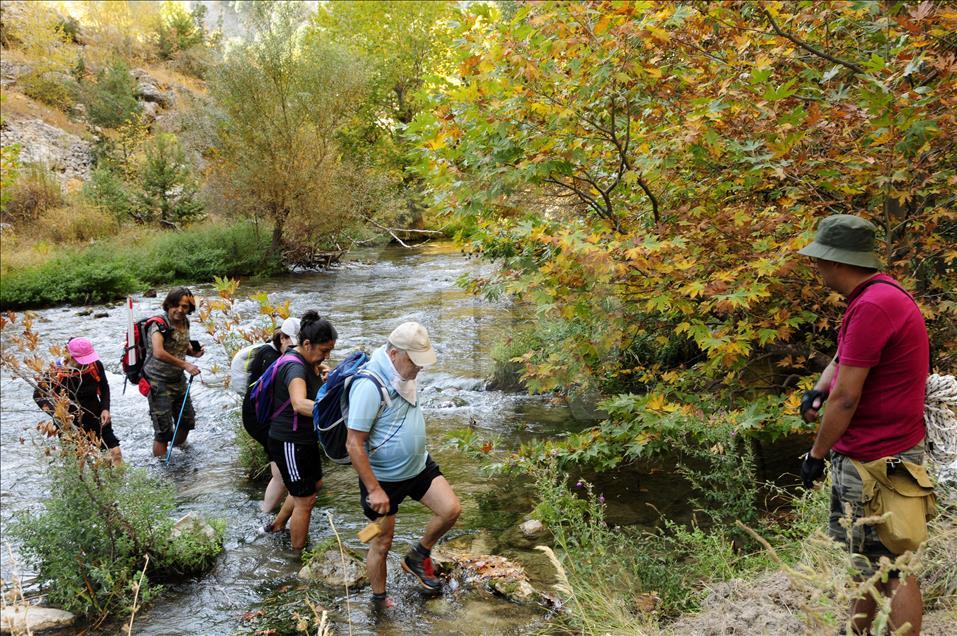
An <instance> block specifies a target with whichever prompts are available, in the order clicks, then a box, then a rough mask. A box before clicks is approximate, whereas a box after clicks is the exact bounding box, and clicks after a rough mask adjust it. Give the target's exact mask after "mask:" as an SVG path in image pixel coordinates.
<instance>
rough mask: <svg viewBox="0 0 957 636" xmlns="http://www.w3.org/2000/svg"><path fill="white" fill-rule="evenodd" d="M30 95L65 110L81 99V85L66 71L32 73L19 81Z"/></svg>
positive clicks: (21, 86) (22, 88) (25, 92)
mask: <svg viewBox="0 0 957 636" xmlns="http://www.w3.org/2000/svg"><path fill="white" fill-rule="evenodd" d="M17 83H18V85H19V86H20V89H21V90H22V91H23V93H24V94H25V95H27V96H28V97H32V98H33V99H35V100H37V101H38V102H43V103H44V104H46V105H48V106H52V107H54V108H56V109H57V110H61V111H63V112H67V111H69V110H70V109H71V108H72V107H73V105H74V104H76V102H77V100H78V99H79V94H80V87H79V85H78V84H77V83H76V80H74V79H73V78H72V77H70V76H69V75H67V74H66V73H36V72H34V73H30V74H28V75H26V76H25V77H22V78H20V80H19V81H18V82H17Z"/></svg>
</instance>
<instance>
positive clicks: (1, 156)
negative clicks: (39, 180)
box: [0, 96, 20, 213]
mask: <svg viewBox="0 0 957 636" xmlns="http://www.w3.org/2000/svg"><path fill="white" fill-rule="evenodd" d="M4 97H6V96H4ZM0 124H2V121H0ZM18 176H20V144H10V145H9V146H2V147H0V213H3V212H6V211H7V203H8V202H9V201H10V197H11V191H10V190H11V188H12V187H13V184H14V183H16V182H17V177H18Z"/></svg>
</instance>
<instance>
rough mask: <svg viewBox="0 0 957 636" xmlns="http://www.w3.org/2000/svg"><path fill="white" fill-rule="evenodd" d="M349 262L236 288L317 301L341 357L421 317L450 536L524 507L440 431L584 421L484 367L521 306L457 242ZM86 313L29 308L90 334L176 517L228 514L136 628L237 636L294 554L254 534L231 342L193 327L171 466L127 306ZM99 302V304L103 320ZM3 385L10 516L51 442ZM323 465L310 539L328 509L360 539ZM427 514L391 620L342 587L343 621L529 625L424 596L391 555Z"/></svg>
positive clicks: (140, 457) (398, 625)
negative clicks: (127, 360) (480, 293)
mask: <svg viewBox="0 0 957 636" xmlns="http://www.w3.org/2000/svg"><path fill="white" fill-rule="evenodd" d="M352 258H353V259H354V260H352V261H350V262H349V263H346V264H344V265H343V266H342V267H340V268H338V269H335V270H332V271H327V272H321V273H303V274H295V275H289V276H286V277H281V278H275V279H270V280H268V281H265V282H262V283H258V284H256V285H255V288H251V287H245V286H244V287H241V288H240V292H239V296H241V297H245V295H249V294H252V293H254V292H259V291H265V292H268V293H269V296H270V299H271V300H272V301H274V302H276V301H283V300H286V299H288V300H290V301H291V307H292V310H293V315H301V314H302V313H303V312H304V311H305V310H307V309H313V308H314V309H317V310H318V311H319V312H320V314H321V315H322V316H323V317H327V318H329V319H330V320H331V321H332V322H333V324H334V325H335V326H336V328H337V330H338V332H339V341H338V343H337V346H336V350H335V351H334V352H333V355H332V360H333V361H335V360H337V359H339V358H340V357H341V356H342V355H344V354H345V353H347V352H349V351H351V350H353V349H355V348H356V347H359V346H363V347H367V348H370V349H371V348H374V347H376V346H378V345H380V344H382V343H383V342H384V340H385V337H386V336H387V335H388V333H389V332H390V331H391V330H392V329H393V328H394V327H395V326H396V325H398V324H399V323H401V322H404V321H407V320H417V321H419V322H421V323H423V324H425V325H426V326H427V327H428V328H429V331H430V334H431V337H432V341H433V343H434V345H435V348H436V350H437V353H438V357H439V362H438V364H437V365H436V366H435V367H433V368H431V369H429V370H428V371H426V372H423V373H422V374H420V376H419V377H420V389H419V390H420V395H421V396H422V397H421V399H422V400H423V403H424V406H425V411H426V422H427V426H428V430H429V436H430V451H431V452H432V454H433V457H435V459H436V460H437V461H438V463H439V465H440V466H441V468H442V470H443V472H444V473H445V475H446V476H447V477H448V479H449V481H450V482H451V484H452V485H453V488H454V489H455V490H456V492H457V494H458V495H459V497H460V499H461V500H462V503H463V508H464V514H463V516H462V519H461V521H460V523H459V525H458V526H457V527H456V528H455V529H454V530H453V532H452V533H450V535H449V536H450V537H455V536H460V535H463V534H466V535H467V534H475V533H477V532H478V531H479V530H480V529H481V528H484V527H491V528H492V529H493V530H494V531H495V532H500V531H501V530H502V529H505V528H508V527H510V526H513V525H514V523H515V522H516V521H521V517H522V515H523V514H525V513H527V512H528V511H529V508H530V503H529V500H528V499H527V496H525V497H524V498H523V494H522V493H521V492H513V493H502V492H499V491H498V489H500V488H501V485H495V484H493V483H492V482H490V480H489V479H488V477H487V476H486V475H485V474H483V473H482V472H481V470H480V467H479V465H478V464H477V463H476V462H474V461H472V460H470V459H467V458H465V457H463V456H462V455H461V454H459V453H457V452H456V451H453V450H449V449H447V448H443V445H442V440H443V437H444V433H445V432H447V431H450V430H454V429H460V428H462V427H465V426H469V425H471V426H472V427H473V428H475V429H477V430H478V431H479V432H480V433H482V434H490V433H496V434H500V435H502V436H503V438H504V442H505V445H506V446H507V447H512V448H514V447H517V445H518V444H519V443H520V441H521V439H523V438H525V437H527V436H533V435H534V436H542V435H552V434H557V433H558V432H560V431H563V430H567V429H568V428H569V426H570V425H572V426H581V425H583V424H584V423H582V424H577V425H576V424H575V423H574V418H573V417H572V414H571V413H570V412H569V410H568V409H567V408H565V407H563V406H561V405H556V404H552V403H550V402H548V401H546V400H545V399H543V398H535V397H528V396H524V395H515V394H505V393H501V392H497V391H485V390H484V384H485V378H487V377H488V376H489V375H490V374H491V371H492V361H491V359H490V357H489V351H490V349H491V347H492V345H493V344H494V343H495V342H496V341H498V340H500V339H502V338H504V337H506V336H507V335H508V334H509V333H510V331H511V329H512V326H513V325H514V321H515V320H517V319H518V318H517V317H516V316H515V315H513V313H512V312H511V311H510V310H509V308H508V307H507V306H504V305H496V304H491V303H488V302H485V301H481V300H478V299H476V298H474V297H472V296H471V295H470V294H468V293H466V292H464V291H462V290H461V289H459V288H458V287H457V285H456V279H457V278H458V277H459V276H460V275H462V274H465V273H474V272H478V271H480V270H481V268H482V266H481V265H479V264H478V263H477V262H475V261H469V260H467V259H466V258H464V257H462V256H461V255H460V254H459V253H458V251H457V250H456V249H455V248H454V247H453V246H451V245H448V244H436V245H427V246H423V247H421V248H418V249H416V250H414V251H409V250H405V249H399V248H386V249H382V250H369V251H367V252H360V253H356V254H354V255H353V256H352ZM194 291H195V292H196V293H197V294H198V295H200V296H203V295H207V294H211V293H212V292H211V290H210V289H209V288H197V289H195V290H194ZM163 294H164V292H163V291H161V292H160V296H159V297H158V298H152V299H150V298H142V297H136V298H134V300H135V303H136V311H137V313H138V314H140V315H149V314H150V313H158V311H159V307H160V305H161V303H162V296H163ZM238 307H239V310H240V311H241V312H242V313H243V314H244V316H245V317H248V318H249V319H250V320H252V319H254V317H255V315H256V313H257V312H256V307H255V303H253V302H252V301H245V302H242V303H239V305H238ZM92 309H93V315H87V316H80V315H78V314H79V313H80V311H79V310H80V308H77V307H60V308H54V309H47V310H43V311H39V312H36V313H37V320H36V325H35V330H36V331H38V332H39V333H40V334H41V336H42V342H43V343H44V344H45V345H52V344H58V343H64V342H65V341H66V340H67V339H69V338H70V337H71V336H79V335H83V336H86V337H89V338H90V339H91V340H92V341H93V343H94V345H95V347H96V349H97V351H98V352H99V353H100V355H101V356H102V357H103V360H104V363H105V364H106V366H107V370H108V372H109V378H110V385H111V388H112V393H113V398H112V413H113V421H114V430H115V431H116V434H117V436H118V437H119V438H120V440H121V447H122V450H123V455H124V458H125V460H126V461H127V462H129V463H130V464H132V465H134V466H143V467H146V468H147V469H148V470H149V471H150V472H151V473H152V474H155V475H159V476H161V477H162V478H164V479H169V480H171V481H172V482H173V483H174V484H175V485H176V488H177V501H178V511H177V512H178V513H180V514H184V513H186V512H195V513H198V514H201V515H204V516H206V517H219V518H223V519H225V520H226V522H227V524H228V525H227V531H226V538H225V550H224V553H223V554H222V556H220V558H219V559H218V561H217V563H216V566H215V567H214V569H213V570H212V571H211V572H209V573H207V574H206V575H204V576H202V577H199V578H197V579H195V580H191V581H187V582H184V583H180V584H176V585H173V586H171V587H170V588H169V589H168V591H167V592H166V593H165V594H164V595H163V596H162V597H161V598H160V599H159V600H158V601H157V602H155V603H154V604H153V605H152V606H150V607H149V608H148V609H147V610H145V611H144V612H142V613H141V614H139V615H138V617H137V619H136V624H137V627H136V631H137V632H138V633H140V634H154V635H160V634H170V635H172V634H230V633H235V632H236V631H238V630H241V629H242V628H243V625H244V624H243V622H242V615H243V614H244V613H245V612H247V611H248V610H251V609H255V607H256V605H257V603H259V602H261V601H262V600H263V598H264V597H265V596H267V595H268V594H269V593H270V592H272V591H274V590H275V589H276V588H278V587H279V586H281V585H283V584H287V583H292V582H294V581H295V575H296V572H297V570H298V568H299V567H300V565H301V564H300V563H299V562H298V561H297V560H296V559H295V558H293V557H292V556H291V554H290V552H289V546H288V538H282V537H276V536H267V535H263V534H260V532H259V528H261V527H262V526H263V524H264V523H265V521H266V520H267V516H265V515H263V514H262V513H261V512H260V511H259V501H260V499H261V497H262V491H263V484H261V483H253V482H250V481H249V480H248V479H247V478H246V477H245V476H244V473H243V469H242V467H241V466H240V465H239V462H238V450H237V447H236V444H235V442H234V430H235V426H236V423H237V421H238V406H239V399H238V397H237V396H236V395H235V394H233V393H232V392H231V391H228V390H226V389H224V388H223V386H222V371H220V373H219V374H218V375H217V374H216V373H213V372H212V370H213V369H214V368H216V367H219V368H221V369H223V370H228V366H229V361H228V360H227V358H226V354H225V352H224V351H223V349H222V348H221V347H220V346H219V345H217V344H215V343H214V342H213V341H212V339H211V338H210V337H209V336H208V335H207V334H205V333H204V331H203V329H202V327H201V326H200V325H198V324H194V325H193V327H192V334H193V335H192V337H193V338H196V339H199V340H200V341H201V342H203V343H204V344H205V345H206V350H207V354H206V356H205V357H203V358H202V359H200V360H199V361H198V364H199V366H200V368H201V369H203V374H202V376H201V377H202V378H203V379H204V382H203V384H199V383H194V385H193V388H192V395H193V403H194V406H195V408H196V412H197V428H196V430H195V431H194V432H193V433H192V434H191V435H190V438H189V443H188V446H187V447H186V448H185V449H184V450H179V449H176V450H174V452H173V458H172V465H171V466H170V467H168V468H167V467H165V466H162V465H160V463H159V462H158V461H156V460H154V459H153V458H151V456H150V444H151V439H152V428H151V425H150V420H149V416H148V411H147V403H146V400H145V399H144V398H142V397H141V396H140V395H139V393H138V392H137V391H136V390H135V389H132V388H129V387H128V388H127V390H126V393H125V395H123V394H121V387H122V379H123V378H122V375H121V374H120V368H119V363H118V360H119V357H120V353H121V347H122V344H121V343H122V339H123V337H124V334H125V330H126V320H127V312H126V308H125V306H116V307H93V308H92ZM102 313H105V314H106V315H105V316H102V317H99V318H95V317H94V316H95V315H96V314H102ZM2 389H3V400H2V427H0V428H2V446H0V460H2V466H3V470H2V474H0V501H2V506H0V509H2V511H0V515H2V524H3V527H4V528H6V527H8V524H10V523H11V521H12V518H13V516H14V514H15V513H16V512H17V511H21V510H24V509H36V508H37V507H38V502H39V500H40V499H41V498H42V497H43V495H44V493H45V492H46V491H47V486H46V483H45V479H46V477H45V467H44V462H43V461H42V460H41V459H40V458H39V457H40V453H39V451H38V449H37V446H41V447H42V446H44V445H45V444H49V443H50V442H47V441H44V440H42V439H40V436H39V434H38V433H37V432H36V430H35V428H34V425H35V424H36V423H37V422H38V421H39V420H41V419H42V417H41V414H40V413H39V411H38V410H37V409H36V407H35V405H34V404H33V402H32V400H31V399H30V396H31V391H30V389H29V388H28V387H27V385H26V384H25V383H24V382H23V381H20V380H14V379H11V378H10V377H9V376H6V375H5V376H4V377H3V386H2ZM515 431H521V432H520V433H516V432H515ZM21 440H23V441H22V442H21ZM325 470H326V479H325V483H326V487H325V489H324V491H323V492H322V493H321V494H320V496H319V499H318V502H317V505H316V509H315V510H314V511H313V517H312V519H313V520H312V525H311V530H310V540H311V541H312V542H313V543H316V542H319V541H322V540H323V539H325V538H327V537H329V536H331V535H332V532H333V530H332V528H331V525H330V521H329V519H330V518H331V519H332V522H333V523H334V524H335V526H336V528H337V529H338V531H339V532H340V534H341V535H342V537H344V538H345V539H346V540H347V542H348V543H349V544H350V545H352V546H353V547H356V548H360V549H361V548H362V546H361V544H360V543H359V542H358V541H357V540H356V539H355V533H356V532H357V531H358V530H359V529H361V528H362V527H363V526H364V525H365V518H364V517H363V516H362V513H361V510H360V507H359V501H358V487H357V481H356V477H355V473H354V471H353V470H352V468H351V467H349V466H334V465H332V464H331V463H329V462H327V463H326V465H325ZM503 495H504V496H503ZM427 518H428V514H427V511H426V509H425V508H424V507H423V506H420V505H419V504H417V503H415V502H412V501H411V500H410V501H409V502H407V503H406V504H404V505H403V508H402V509H401V510H400V513H399V517H398V524H397V528H396V538H395V544H394V546H393V551H392V557H391V560H390V563H389V590H390V593H391V594H392V595H393V596H394V597H395V599H396V602H397V607H396V609H395V611H394V612H392V613H391V614H389V615H387V616H385V617H381V616H374V615H372V614H370V612H369V608H368V600H367V599H368V596H367V594H368V592H367V589H366V591H362V592H359V593H357V594H354V595H353V596H352V597H351V599H350V603H349V604H348V606H347V605H346V603H345V599H344V598H339V599H336V601H335V610H336V614H335V618H336V619H338V620H339V621H340V625H341V624H342V622H343V621H345V619H346V616H347V615H348V619H349V620H350V621H351V623H352V633H354V634H363V633H380V634H423V633H435V634H489V633H514V632H516V631H521V630H522V629H523V626H528V625H530V624H532V623H534V622H535V621H536V620H537V617H538V616H540V612H537V611H536V610H535V609H532V608H523V607H520V606H518V605H514V604H511V603H509V602H506V601H504V600H501V599H496V598H494V597H491V596H490V595H488V594H484V593H478V592H476V591H467V590H465V589H463V588H460V589H457V590H452V591H450V592H448V593H446V594H445V595H444V596H442V597H439V598H437V599H428V598H424V597H422V596H421V595H420V594H419V592H418V591H417V590H416V589H415V588H414V587H413V585H412V584H411V582H410V581H409V580H408V576H407V575H404V573H403V572H402V571H401V569H400V568H399V567H398V565H399V558H400V555H401V554H403V553H404V550H405V549H406V546H407V545H409V544H410V543H412V542H414V541H415V540H416V539H417V538H418V536H419V533H420V532H421V530H422V529H423V528H424V525H425V523H426V520H427ZM506 548H507V546H506ZM14 552H15V550H14ZM536 554H537V553H534V552H531V551H527V550H526V551H515V550H512V551H511V552H509V555H510V556H514V557H517V558H519V559H520V560H523V561H525V562H526V563H528V564H529V566H530V567H531V568H532V569H533V570H535V569H536V565H535V564H536V563H537V562H536V561H535V555H536ZM14 558H15V557H14ZM14 568H17V569H18V570H19V571H22V570H23V568H22V566H17V565H14V560H13V559H12V558H11V556H10V555H9V554H8V553H7V551H6V550H4V554H3V558H2V570H3V578H4V579H5V580H9V576H10V574H11V573H12V572H13V569H14ZM538 569H541V568H540V566H539V568H538ZM343 629H344V628H343ZM344 633H345V632H344Z"/></svg>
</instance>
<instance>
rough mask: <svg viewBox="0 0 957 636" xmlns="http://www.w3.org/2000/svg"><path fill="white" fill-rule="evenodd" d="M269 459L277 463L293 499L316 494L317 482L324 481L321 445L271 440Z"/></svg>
mask: <svg viewBox="0 0 957 636" xmlns="http://www.w3.org/2000/svg"><path fill="white" fill-rule="evenodd" d="M269 458H270V459H271V460H273V461H274V462H276V466H278V467H279V472H280V473H281V474H282V482H283V483H284V484H286V489H287V490H288V491H289V494H290V495H292V496H293V497H308V496H310V495H314V494H316V482H318V481H319V480H320V479H322V451H321V450H319V443H318V442H312V443H310V444H297V443H295V442H280V441H279V440H278V439H273V438H271V437H270V438H269Z"/></svg>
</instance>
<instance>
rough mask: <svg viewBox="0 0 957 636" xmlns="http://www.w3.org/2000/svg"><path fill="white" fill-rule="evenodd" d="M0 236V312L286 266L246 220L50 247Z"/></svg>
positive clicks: (125, 232) (263, 233)
mask: <svg viewBox="0 0 957 636" xmlns="http://www.w3.org/2000/svg"><path fill="white" fill-rule="evenodd" d="M19 234H20V236H16V235H15V236H13V237H10V240H9V241H8V240H7V237H5V238H4V241H3V258H2V261H3V266H2V270H0V309H4V310H9V309H36V308H41V307H50V306H53V305H58V304H62V303H73V304H77V303H102V302H109V301H113V300H117V299H120V298H122V297H123V296H126V295H127V294H135V293H142V292H144V291H146V290H147V289H149V288H154V287H155V288H166V287H169V286H170V285H174V284H177V283H193V284H195V283H207V282H211V281H212V280H213V278H214V277H216V276H220V277H233V278H236V277H250V276H270V275H274V274H278V273H281V272H283V271H284V268H283V266H282V264H281V262H280V260H279V258H278V256H277V255H275V254H273V253H272V252H271V250H270V238H271V237H270V234H269V232H268V230H265V229H264V228H261V227H258V226H257V225H256V224H254V223H252V222H248V221H243V222H236V223H215V222H208V223H203V224H198V225H195V226H192V227H190V228H189V229H186V230H181V231H173V230H168V231H164V230H157V229H155V228H143V227H126V228H123V229H122V230H120V231H118V232H116V233H114V234H113V235H112V236H107V237H103V238H101V239H99V240H95V241H92V242H88V243H78V244H66V245H64V244H53V245H51V244H49V243H46V242H44V241H42V240H39V241H37V240H30V237H29V236H24V235H25V234H26V230H21V231H20V232H19Z"/></svg>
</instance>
